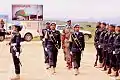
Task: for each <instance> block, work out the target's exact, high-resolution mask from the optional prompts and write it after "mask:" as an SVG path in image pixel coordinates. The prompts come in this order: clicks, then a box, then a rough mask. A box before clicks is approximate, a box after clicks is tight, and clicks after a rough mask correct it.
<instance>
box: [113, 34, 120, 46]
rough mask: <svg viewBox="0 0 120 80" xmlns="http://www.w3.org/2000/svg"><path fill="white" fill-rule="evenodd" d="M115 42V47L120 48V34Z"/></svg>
mask: <svg viewBox="0 0 120 80" xmlns="http://www.w3.org/2000/svg"><path fill="white" fill-rule="evenodd" d="M114 44H115V48H120V35H119V36H117V37H116V39H115V42H114Z"/></svg>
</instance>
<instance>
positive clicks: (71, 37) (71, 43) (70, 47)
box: [69, 34, 74, 51]
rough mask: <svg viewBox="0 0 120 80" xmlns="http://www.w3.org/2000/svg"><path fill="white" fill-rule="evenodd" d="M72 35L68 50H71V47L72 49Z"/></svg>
mask: <svg viewBox="0 0 120 80" xmlns="http://www.w3.org/2000/svg"><path fill="white" fill-rule="evenodd" d="M72 35H73V34H72ZM72 35H70V36H72ZM73 41H74V40H73V37H71V41H70V46H69V49H70V51H71V49H72V44H73Z"/></svg>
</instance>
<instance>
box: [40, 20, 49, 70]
mask: <svg viewBox="0 0 120 80" xmlns="http://www.w3.org/2000/svg"><path fill="white" fill-rule="evenodd" d="M47 30H50V23H49V22H47V23H46V28H45V29H42V35H41V36H40V39H41V40H42V45H43V49H44V56H45V64H46V69H49V56H48V53H47V51H45V33H46V32H47Z"/></svg>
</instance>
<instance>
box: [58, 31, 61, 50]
mask: <svg viewBox="0 0 120 80" xmlns="http://www.w3.org/2000/svg"><path fill="white" fill-rule="evenodd" d="M58 45H59V49H60V48H61V34H60V32H59V31H58Z"/></svg>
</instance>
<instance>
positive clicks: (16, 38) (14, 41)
mask: <svg viewBox="0 0 120 80" xmlns="http://www.w3.org/2000/svg"><path fill="white" fill-rule="evenodd" d="M12 29H13V32H12V37H11V41H10V43H9V45H10V53H12V58H13V62H14V66H15V73H16V77H14V78H12V79H11V80H20V64H21V63H20V59H19V56H20V52H21V50H20V47H21V45H20V42H21V34H20V33H19V31H21V26H18V25H13V27H12Z"/></svg>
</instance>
